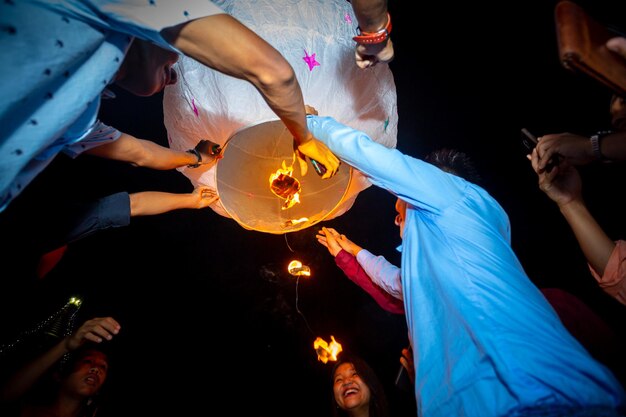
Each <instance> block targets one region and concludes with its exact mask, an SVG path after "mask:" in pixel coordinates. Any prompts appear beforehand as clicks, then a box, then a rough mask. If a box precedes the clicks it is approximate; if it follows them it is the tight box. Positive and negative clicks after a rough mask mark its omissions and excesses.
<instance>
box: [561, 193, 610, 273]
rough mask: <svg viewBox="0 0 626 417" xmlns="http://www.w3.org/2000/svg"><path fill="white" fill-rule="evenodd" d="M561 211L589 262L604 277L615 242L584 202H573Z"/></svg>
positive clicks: (564, 206)
mask: <svg viewBox="0 0 626 417" xmlns="http://www.w3.org/2000/svg"><path fill="white" fill-rule="evenodd" d="M559 209H560V210H561V213H562V214H563V216H564V217H565V219H566V220H567V222H568V224H569V225H570V227H571V228H572V231H573V232H574V235H575V236H576V240H578V244H579V245H580V248H581V250H582V251H583V254H584V255H585V258H587V262H588V263H589V265H590V266H591V267H592V268H593V269H594V270H595V271H596V272H597V273H598V274H600V275H602V274H603V273H604V269H605V268H606V264H607V262H608V261H609V257H610V256H611V252H613V248H615V242H613V240H611V239H610V238H609V237H608V236H607V235H606V233H605V232H604V230H602V228H601V227H600V225H599V224H598V222H596V220H595V219H594V218H593V216H592V215H591V213H589V210H588V209H587V207H586V206H585V204H584V202H583V201H582V200H574V201H571V202H569V203H567V204H565V205H563V206H560V207H559Z"/></svg>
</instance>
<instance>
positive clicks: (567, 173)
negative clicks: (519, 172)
mask: <svg viewBox="0 0 626 417" xmlns="http://www.w3.org/2000/svg"><path fill="white" fill-rule="evenodd" d="M531 163H532V166H533V169H534V170H535V172H536V173H537V176H538V178H539V188H540V189H541V190H542V191H543V192H544V193H546V195H547V196H548V197H549V198H550V199H551V200H552V201H554V202H555V203H557V205H558V206H559V210H560V211H561V214H563V217H565V220H567V223H568V224H569V225H570V227H571V228H572V231H573V232H574V235H575V236H576V240H578V244H579V245H580V248H581V250H582V251H583V254H584V255H585V258H587V262H588V263H589V265H590V266H591V267H592V268H593V269H594V270H595V271H596V272H597V273H598V274H600V275H602V274H603V273H604V268H605V267H606V265H607V262H608V261H609V258H610V256H611V253H612V252H613V249H614V248H615V242H613V241H612V240H611V239H610V238H609V237H608V236H607V234H606V233H605V232H604V230H602V228H601V227H600V225H599V224H598V222H597V221H596V220H595V219H594V218H593V216H592V215H591V213H589V210H588V209H587V207H586V205H585V203H584V201H583V198H582V183H581V179H580V174H579V173H578V171H577V170H576V168H574V167H573V166H571V165H569V164H568V163H567V162H566V161H562V162H561V163H560V164H559V165H558V166H557V167H555V168H554V169H553V170H552V171H550V172H547V171H542V170H541V169H540V167H539V156H538V154H537V149H534V150H533V152H532V154H531Z"/></svg>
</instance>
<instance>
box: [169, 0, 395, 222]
mask: <svg viewBox="0 0 626 417" xmlns="http://www.w3.org/2000/svg"><path fill="white" fill-rule="evenodd" d="M215 3H217V4H218V5H219V6H220V7H222V9H223V10H224V11H225V12H227V13H228V14H231V15H232V16H234V17H236V18H237V19H239V20H240V21H241V22H243V23H244V24H245V25H247V26H248V27H249V28H250V29H252V30H253V31H255V32H256V33H257V34H258V35H259V36H261V37H262V38H263V39H265V40H266V41H268V42H269V43H270V44H271V45H272V46H274V48H276V49H277V50H278V51H279V52H280V53H281V54H282V55H283V56H284V57H285V58H286V59H287V61H289V63H290V64H291V66H292V67H293V69H294V71H295V73H296V76H297V78H298V82H299V84H300V87H301V89H302V93H303V97H304V102H305V103H306V104H308V105H311V106H313V107H315V108H316V109H317V111H318V112H319V114H320V115H321V116H331V117H333V118H335V119H336V120H337V121H339V122H341V123H344V124H346V125H348V126H351V127H353V128H355V129H358V130H361V131H363V132H365V133H367V134H368V135H369V136H370V137H371V138H372V139H374V140H375V141H377V142H379V143H382V144H383V145H385V146H387V147H390V148H393V147H395V146H396V139H397V125H398V115H397V97H396V87H395V83H394V79H393V74H392V73H391V70H390V68H389V66H388V65H384V64H379V65H376V66H374V67H372V68H368V69H365V70H363V69H360V68H358V67H357V65H356V63H355V57H354V48H355V43H354V41H353V40H352V37H353V36H354V35H355V33H356V27H357V25H358V24H357V20H356V17H355V16H354V13H353V11H352V7H351V6H350V3H349V2H347V1H345V0H321V1H310V0H257V1H254V2H250V1H247V0H235V1H233V0H226V1H217V0H216V1H215ZM315 63H317V64H315ZM174 68H175V70H176V71H177V72H178V74H179V77H178V82H177V83H176V84H174V85H171V86H167V87H166V89H165V92H164V99H163V106H164V109H163V110H164V123H165V127H166V128H167V131H168V139H169V144H170V147H172V148H174V149H180V150H187V149H190V148H193V147H195V146H196V144H197V143H198V141H200V140H201V139H209V140H211V141H213V142H215V143H218V144H220V145H222V146H223V147H225V149H224V158H223V159H220V160H219V161H217V163H214V164H207V165H202V166H200V167H198V168H187V167H184V168H180V169H179V170H180V171H181V172H182V173H183V174H184V175H185V176H186V177H187V178H188V179H189V180H190V181H191V182H192V183H193V185H194V186H198V185H206V186H209V187H212V188H215V189H217V191H218V193H219V196H220V200H218V201H217V202H215V203H213V204H212V205H211V208H212V209H213V210H214V211H215V212H216V213H218V214H220V215H222V216H226V217H232V218H234V219H235V220H237V221H238V222H239V224H240V225H242V226H243V227H245V228H249V229H254V230H259V231H263V232H269V233H284V232H289V231H295V230H299V229H301V228H302V227H307V226H310V225H312V224H314V223H316V222H318V221H320V220H321V219H331V218H334V217H336V216H339V215H341V214H343V213H345V212H346V211H347V210H349V209H350V207H352V205H353V203H354V200H355V199H356V197H357V195H358V193H359V192H361V191H363V190H364V189H366V188H367V187H369V186H370V185H371V183H370V182H369V181H368V180H367V178H366V177H365V176H364V175H363V174H362V173H361V172H359V171H356V170H353V169H351V168H350V167H349V166H347V165H346V164H345V163H344V164H342V165H341V167H340V168H339V174H337V175H336V176H335V177H334V178H333V179H332V180H321V179H320V178H319V177H318V176H317V175H316V174H315V172H314V170H313V167H312V166H311V164H310V162H309V173H308V174H307V175H306V176H304V177H302V176H301V175H300V172H299V167H298V166H297V165H298V164H297V162H296V163H295V164H294V176H295V177H296V178H297V179H298V180H299V181H300V182H301V186H302V196H303V198H302V200H303V201H302V202H301V203H297V204H295V205H294V206H293V207H292V208H290V209H287V210H282V211H281V210H280V205H281V204H282V203H284V200H281V199H280V198H278V197H277V196H275V195H273V194H272V193H271V190H270V188H269V182H268V177H269V174H270V172H269V170H270V168H269V165H272V168H273V169H274V170H276V169H278V168H280V164H281V163H282V160H279V159H281V158H283V156H284V159H285V161H286V163H287V164H289V163H291V160H292V156H291V154H292V151H293V147H292V146H293V138H292V137H291V136H290V135H289V133H288V131H286V130H285V128H284V126H281V125H280V122H279V121H277V116H276V114H275V113H274V112H273V111H272V110H271V109H270V108H269V106H268V105H267V103H266V102H265V101H264V100H263V98H262V96H261V95H260V94H259V92H258V91H257V90H256V89H255V88H254V87H253V86H252V84H250V83H248V82H246V81H243V80H240V79H236V78H234V77H230V76H227V75H224V74H222V73H220V72H218V71H214V70H211V69H209V68H207V67H205V66H204V65H202V64H200V63H198V62H196V61H195V60H193V59H191V58H188V57H185V56H181V58H180V59H179V61H178V63H177V64H175V66H174ZM264 123H267V125H265V124H264ZM259 126H263V127H262V128H261V127H259ZM266 127H267V128H268V129H269V130H268V131H267V132H265V131H264V133H263V134H261V135H258V134H256V133H254V132H256V131H257V130H258V129H265V128H266ZM247 129H250V130H247ZM273 129H276V131H275V133H271V132H274V130H273ZM244 132H247V133H244ZM274 134H276V136H275V137H274V138H273V139H271V137H273V136H274ZM244 136H245V140H244V139H243V137H244ZM240 137H241V138H240ZM227 142H228V145H227ZM272 144H280V147H281V151H280V156H277V155H278V153H276V154H274V153H273V152H274V151H271V152H270V149H268V147H271V146H273V145H272ZM283 147H284V151H283V150H282V149H283ZM266 155H274V156H272V157H270V158H269V160H267V161H266ZM270 160H271V163H270ZM265 162H268V164H267V165H265ZM276 162H278V164H276ZM259 164H261V165H259ZM275 164H276V166H274V165H275ZM256 181H258V186H257V185H255V186H253V187H252V188H251V189H247V187H248V185H251V184H252V183H254V182H256ZM261 184H263V186H262V187H261ZM244 185H245V186H244ZM236 187H242V188H241V189H237V190H235V188H236ZM261 188H264V191H263V192H261ZM244 189H245V190H246V191H244ZM227 190H228V191H227ZM263 193H265V194H263ZM311 193H313V194H311ZM261 195H266V197H267V198H266V197H261ZM270 197H271V198H272V199H274V200H273V202H272V203H271V204H275V205H276V206H277V207H278V208H279V209H277V210H274V209H272V210H269V209H268V207H269V205H270V203H268V202H267V201H266V200H267V199H269V198H270ZM338 199H339V200H338ZM292 211H293V212H292ZM255 216H259V218H255ZM272 216H273V218H272ZM301 218H309V220H308V221H307V222H305V221H302V222H301V223H298V225H299V226H293V227H287V228H284V227H283V225H284V224H285V221H289V220H296V221H297V220H299V219H301Z"/></svg>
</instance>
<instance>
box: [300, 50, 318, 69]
mask: <svg viewBox="0 0 626 417" xmlns="http://www.w3.org/2000/svg"><path fill="white" fill-rule="evenodd" d="M302 59H304V62H306V64H307V65H308V66H309V71H313V68H315V67H317V66H319V65H320V63H319V62H317V61H316V60H315V54H311V55H309V53H308V52H307V51H306V49H305V50H304V56H303V57H302Z"/></svg>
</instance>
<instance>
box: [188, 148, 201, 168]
mask: <svg viewBox="0 0 626 417" xmlns="http://www.w3.org/2000/svg"><path fill="white" fill-rule="evenodd" d="M186 152H187V153H190V154H192V155H194V156H195V157H196V162H195V163H191V164H189V165H187V168H198V167H199V166H200V165H201V164H202V155H200V152H198V150H197V149H187V151H186Z"/></svg>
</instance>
